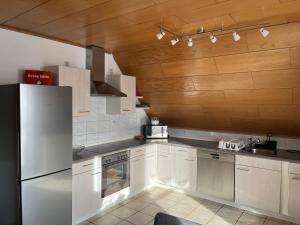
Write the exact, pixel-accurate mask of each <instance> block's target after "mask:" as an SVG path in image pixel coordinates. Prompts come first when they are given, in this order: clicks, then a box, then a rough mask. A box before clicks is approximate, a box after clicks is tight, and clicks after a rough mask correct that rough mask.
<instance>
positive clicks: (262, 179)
mask: <svg viewBox="0 0 300 225" xmlns="http://www.w3.org/2000/svg"><path fill="white" fill-rule="evenodd" d="M280 185H281V174H280V172H279V171H273V170H266V169H260V168H253V167H247V166H241V165H236V169H235V199H236V202H237V203H240V204H243V205H247V206H250V207H254V208H257V209H263V210H266V211H270V212H277V213H279V207H280Z"/></svg>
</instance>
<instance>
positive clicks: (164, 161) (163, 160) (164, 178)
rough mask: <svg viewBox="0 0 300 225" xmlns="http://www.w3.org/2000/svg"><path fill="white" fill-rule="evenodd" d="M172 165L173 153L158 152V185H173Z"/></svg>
mask: <svg viewBox="0 0 300 225" xmlns="http://www.w3.org/2000/svg"><path fill="white" fill-rule="evenodd" d="M172 164H173V157H172V154H171V153H165V152H157V175H156V180H157V182H158V183H162V184H165V185H171V184H172Z"/></svg>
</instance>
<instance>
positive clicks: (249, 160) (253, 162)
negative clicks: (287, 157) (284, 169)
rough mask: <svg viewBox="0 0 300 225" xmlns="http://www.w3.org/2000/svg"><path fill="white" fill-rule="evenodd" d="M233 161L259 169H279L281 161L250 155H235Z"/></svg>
mask: <svg viewBox="0 0 300 225" xmlns="http://www.w3.org/2000/svg"><path fill="white" fill-rule="evenodd" d="M235 160H236V161H235V163H236V164H238V165H243V166H250V167H257V168H261V169H268V170H276V171H281V161H279V160H273V159H265V158H258V157H252V156H244V155H236V158H235Z"/></svg>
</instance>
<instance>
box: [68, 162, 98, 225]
mask: <svg viewBox="0 0 300 225" xmlns="http://www.w3.org/2000/svg"><path fill="white" fill-rule="evenodd" d="M101 175H102V174H101V168H98V169H94V170H90V171H87V172H84V173H80V174H76V175H73V177H72V186H73V187H72V221H73V222H76V221H79V220H82V219H83V218H84V219H85V218H86V217H87V216H91V215H92V214H94V213H96V212H97V211H98V210H99V209H100V208H101V179H102V176H101Z"/></svg>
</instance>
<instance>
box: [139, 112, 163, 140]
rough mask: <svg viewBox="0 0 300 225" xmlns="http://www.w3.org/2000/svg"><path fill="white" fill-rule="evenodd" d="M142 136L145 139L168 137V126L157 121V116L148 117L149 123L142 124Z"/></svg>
mask: <svg viewBox="0 0 300 225" xmlns="http://www.w3.org/2000/svg"><path fill="white" fill-rule="evenodd" d="M144 137H145V138H146V139H166V138H169V133H168V126H165V125H163V124H162V123H159V119H158V118H157V117H152V118H151V119H150V124H148V125H145V126H144Z"/></svg>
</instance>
